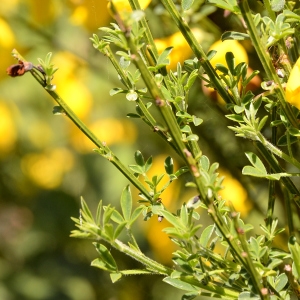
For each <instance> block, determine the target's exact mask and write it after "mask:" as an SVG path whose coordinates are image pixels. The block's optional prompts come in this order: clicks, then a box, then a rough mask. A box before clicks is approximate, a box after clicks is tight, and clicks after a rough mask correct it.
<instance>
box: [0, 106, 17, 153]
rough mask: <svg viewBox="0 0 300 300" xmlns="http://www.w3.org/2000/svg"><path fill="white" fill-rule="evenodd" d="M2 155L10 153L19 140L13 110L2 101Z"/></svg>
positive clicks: (0, 149)
mask: <svg viewBox="0 0 300 300" xmlns="http://www.w3.org/2000/svg"><path fill="white" fill-rule="evenodd" d="M0 116H1V117H0V137H1V138H0V156H3V155H5V154H8V153H9V152H10V151H12V149H13V148H14V146H15V143H16V140H17V132H16V126H15V122H14V116H13V114H12V111H11V110H10V108H9V107H8V105H7V104H5V102H3V101H1V102H0Z"/></svg>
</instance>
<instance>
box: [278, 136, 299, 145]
mask: <svg viewBox="0 0 300 300" xmlns="http://www.w3.org/2000/svg"><path fill="white" fill-rule="evenodd" d="M297 142H298V138H297V137H296V136H293V135H290V138H289V142H288V138H287V135H286V134H284V135H282V136H281V137H280V138H279V139H278V141H277V145H278V146H287V145H288V144H289V143H290V145H292V144H294V143H297Z"/></svg>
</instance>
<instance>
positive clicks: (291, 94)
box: [285, 57, 300, 109]
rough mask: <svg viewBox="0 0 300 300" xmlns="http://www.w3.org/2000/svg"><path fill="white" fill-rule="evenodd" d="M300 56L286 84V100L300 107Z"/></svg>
mask: <svg viewBox="0 0 300 300" xmlns="http://www.w3.org/2000/svg"><path fill="white" fill-rule="evenodd" d="M299 78H300V57H299V58H298V60H297V61H296V63H295V65H294V67H293V69H292V72H291V74H290V77H289V79H288V82H287V84H286V90H285V96H286V101H287V102H289V103H291V104H292V105H294V106H296V107H297V108H298V109H300V80H299Z"/></svg>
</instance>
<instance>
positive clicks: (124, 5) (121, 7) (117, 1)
mask: <svg viewBox="0 0 300 300" xmlns="http://www.w3.org/2000/svg"><path fill="white" fill-rule="evenodd" d="M112 2H113V4H114V6H115V7H116V9H117V10H118V11H131V7H130V4H129V1H128V0H113V1H112ZM150 2H151V0H139V3H140V6H141V9H145V8H146V7H147V6H148V5H149V4H150ZM108 7H110V2H109V3H108Z"/></svg>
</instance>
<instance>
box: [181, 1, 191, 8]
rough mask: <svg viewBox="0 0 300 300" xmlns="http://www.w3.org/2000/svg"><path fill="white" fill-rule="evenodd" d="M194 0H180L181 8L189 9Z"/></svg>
mask: <svg viewBox="0 0 300 300" xmlns="http://www.w3.org/2000/svg"><path fill="white" fill-rule="evenodd" d="M193 3H194V0H182V1H181V7H182V9H183V10H189V9H190V8H191V6H192V5H193Z"/></svg>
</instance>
